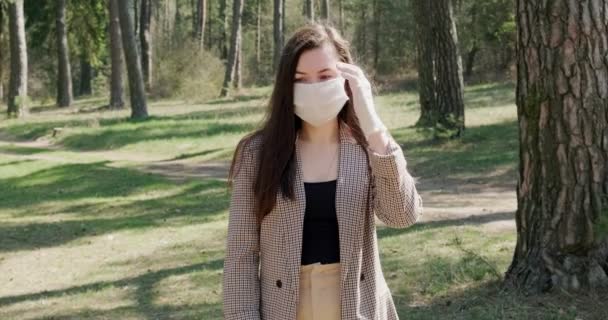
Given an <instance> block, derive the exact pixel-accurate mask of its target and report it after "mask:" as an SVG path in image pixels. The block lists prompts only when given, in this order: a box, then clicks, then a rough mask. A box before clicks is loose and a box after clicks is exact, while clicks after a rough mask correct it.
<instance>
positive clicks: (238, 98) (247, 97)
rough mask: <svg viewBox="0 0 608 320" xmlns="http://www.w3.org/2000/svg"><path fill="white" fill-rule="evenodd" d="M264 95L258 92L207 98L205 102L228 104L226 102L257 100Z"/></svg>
mask: <svg viewBox="0 0 608 320" xmlns="http://www.w3.org/2000/svg"><path fill="white" fill-rule="evenodd" d="M265 97H266V96H265V95H258V94H252V95H237V96H234V97H228V98H219V99H213V100H209V101H207V102H205V104H211V105H214V104H228V103H235V102H245V101H251V100H257V99H261V98H265Z"/></svg>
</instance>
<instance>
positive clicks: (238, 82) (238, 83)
mask: <svg viewBox="0 0 608 320" xmlns="http://www.w3.org/2000/svg"><path fill="white" fill-rule="evenodd" d="M241 46H242V43H241V41H239V45H238V48H237V50H236V65H235V67H234V81H233V83H234V88H235V89H237V92H238V90H240V89H241V87H242V85H243V81H242V78H241V76H242V73H241V62H242V61H241V59H242V58H243V51H242V50H241Z"/></svg>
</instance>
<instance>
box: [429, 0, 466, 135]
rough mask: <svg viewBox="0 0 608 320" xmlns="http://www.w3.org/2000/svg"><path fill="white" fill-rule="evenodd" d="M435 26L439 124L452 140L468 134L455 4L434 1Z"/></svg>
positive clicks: (443, 0) (439, 0) (433, 18)
mask: <svg viewBox="0 0 608 320" xmlns="http://www.w3.org/2000/svg"><path fill="white" fill-rule="evenodd" d="M430 2H431V6H432V10H431V12H432V15H433V16H432V18H431V19H432V20H433V24H434V27H435V28H434V30H433V38H434V48H433V52H434V54H435V55H434V58H435V59H434V60H435V71H436V77H437V78H436V82H435V92H436V103H437V111H438V115H439V124H440V125H441V127H442V128H444V129H445V132H444V133H443V134H445V135H446V136H447V137H448V138H454V137H460V136H461V135H462V134H463V133H464V97H463V89H464V80H463V78H462V60H461V58H460V53H459V50H458V35H457V32H456V23H455V21H454V14H453V8H452V0H437V1H430Z"/></svg>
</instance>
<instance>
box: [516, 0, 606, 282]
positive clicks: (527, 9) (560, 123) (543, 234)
mask: <svg viewBox="0 0 608 320" xmlns="http://www.w3.org/2000/svg"><path fill="white" fill-rule="evenodd" d="M606 7H608V0H589V1H586V2H585V5H584V6H583V5H581V3H580V2H578V1H570V2H563V3H562V5H560V6H556V5H554V3H553V2H547V1H539V0H535V1H524V0H518V1H517V25H518V37H517V39H518V40H517V41H518V43H517V67H518V71H517V92H516V96H517V114H518V119H519V140H520V148H519V156H520V160H519V179H518V185H517V200H518V208H517V212H516V215H515V221H516V226H517V244H516V247H515V252H514V254H513V261H512V262H511V265H510V267H509V269H508V270H507V272H506V275H505V276H506V277H505V283H506V284H507V285H509V286H511V287H515V288H519V289H521V290H523V291H525V292H529V293H539V292H545V291H549V290H551V289H553V288H562V289H566V290H571V291H576V290H588V289H590V288H595V287H600V286H608V276H607V274H608V237H607V236H608V166H607V164H608V61H607V60H606V59H605V57H606V56H607V55H608V47H606V45H605V42H606V38H607V37H608V27H607V25H606V16H605V14H606V12H605V8H606Z"/></svg>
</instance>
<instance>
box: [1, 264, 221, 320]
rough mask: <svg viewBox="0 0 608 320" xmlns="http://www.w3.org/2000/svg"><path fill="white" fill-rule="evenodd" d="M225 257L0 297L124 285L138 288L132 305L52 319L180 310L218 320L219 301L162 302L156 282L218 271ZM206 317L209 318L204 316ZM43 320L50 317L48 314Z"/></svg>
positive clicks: (167, 314)
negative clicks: (57, 288)
mask: <svg viewBox="0 0 608 320" xmlns="http://www.w3.org/2000/svg"><path fill="white" fill-rule="evenodd" d="M223 263H224V260H223V259H214V260H211V261H208V262H203V263H196V264H191V265H186V266H180V267H175V268H168V269H162V270H156V271H153V270H148V272H146V273H144V274H142V275H139V276H135V277H130V278H125V279H120V280H114V281H99V282H94V283H89V284H84V285H78V286H73V287H70V288H66V289H59V290H50V291H47V290H45V291H41V292H37V293H30V294H22V295H16V296H7V297H0V307H2V306H9V305H12V304H17V303H20V302H25V301H32V300H42V299H51V298H63V297H65V296H72V295H78V294H90V293H91V292H96V291H102V290H104V289H111V288H124V287H135V288H136V289H135V293H134V300H135V301H134V303H135V304H134V305H133V306H129V307H119V308H116V309H110V310H98V309H96V310H91V309H89V310H82V311H77V312H76V313H74V314H69V315H59V316H53V319H80V317H81V316H86V317H87V318H90V317H95V318H97V317H105V316H114V317H113V319H118V318H119V317H120V316H125V314H128V313H130V312H134V313H136V314H138V315H144V316H145V318H146V319H161V318H162V319H165V318H172V319H173V318H174V316H175V315H179V314H180V313H182V314H183V313H192V314H190V315H188V314H187V316H188V317H185V318H189V317H194V316H197V319H198V318H200V317H204V316H203V315H209V312H211V315H214V316H217V317H218V319H219V317H221V305H220V304H198V305H185V306H175V305H159V304H157V303H155V301H156V298H157V294H156V292H157V291H158V290H157V288H156V287H157V285H158V284H159V283H160V282H162V281H163V280H164V279H167V278H169V277H173V276H180V275H186V274H191V273H196V272H200V271H203V270H211V271H217V270H220V269H222V267H223ZM204 318H205V319H209V318H207V317H204ZM44 319H48V318H47V317H45V318H44Z"/></svg>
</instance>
